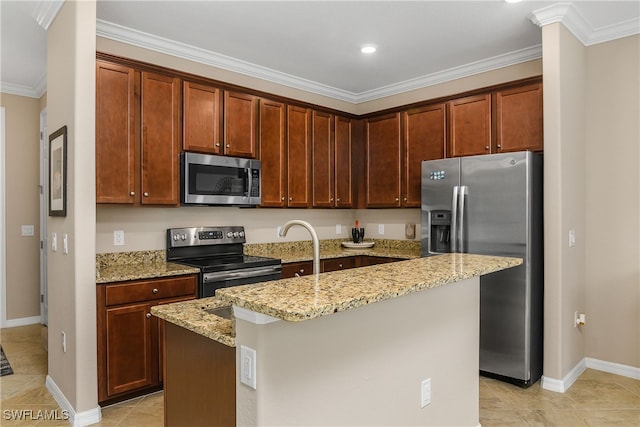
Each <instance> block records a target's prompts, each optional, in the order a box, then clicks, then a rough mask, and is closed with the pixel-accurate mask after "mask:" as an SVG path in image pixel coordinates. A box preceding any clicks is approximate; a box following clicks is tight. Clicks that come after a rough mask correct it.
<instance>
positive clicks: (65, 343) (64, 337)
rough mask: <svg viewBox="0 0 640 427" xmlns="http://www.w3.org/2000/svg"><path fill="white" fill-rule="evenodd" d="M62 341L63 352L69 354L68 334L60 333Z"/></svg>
mask: <svg viewBox="0 0 640 427" xmlns="http://www.w3.org/2000/svg"><path fill="white" fill-rule="evenodd" d="M60 339H61V340H62V352H63V353H66V352H67V334H65V333H64V331H60Z"/></svg>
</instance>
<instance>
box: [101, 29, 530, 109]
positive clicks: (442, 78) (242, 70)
mask: <svg viewBox="0 0 640 427" xmlns="http://www.w3.org/2000/svg"><path fill="white" fill-rule="evenodd" d="M96 34H97V35H98V36H99V37H104V38H107V39H111V40H115V41H118V42H122V43H126V44H130V45H133V46H137V47H141V48H144V49H148V50H152V51H155V52H160V53H165V54H167V55H171V56H175V57H178V58H182V59H187V60H190V61H194V62H198V63H201V64H205V65H210V66H212V67H216V68H221V69H224V70H228V71H233V72H236V73H239V74H243V75H247V76H250V77H255V78H258V79H261V80H266V81H270V82H273V83H277V84H281V85H283V86H287V87H292V88H296V89H300V90H304V91H306V92H310V93H315V94H318V95H322V96H326V97H329V98H333V99H338V100H341V101H345V102H350V103H352V104H359V103H362V102H367V101H372V100H375V99H379V98H384V97H387V96H391V95H397V94H400V93H403V92H407V91H411V90H415V89H420V88H424V87H428V86H431V85H435V84H438V83H443V82H446V81H450V80H455V79H459V78H462V77H468V76H471V75H474V74H479V73H483V72H486V71H490V70H494V69H497V68H502V67H506V66H509V65H514V64H518V63H522V62H526V61H530V60H532V59H538V58H541V57H542V48H541V46H539V45H538V46H534V47H532V48H527V49H522V50H519V51H515V52H511V53H508V54H504V55H499V56H495V57H492V58H488V59H485V60H481V61H477V62H473V63H470V64H466V65H463V66H460V67H455V68H451V69H448V70H445V71H442V72H438V73H433V74H429V75H425V76H421V77H418V78H414V79H411V80H406V81H403V82H399V83H395V84H392V85H389V86H384V87H381V88H377V89H373V90H370V91H366V92H361V93H353V92H349V91H345V90H341V89H337V88H334V87H331V86H327V85H323V84H320V83H317V82H313V81H310V80H306V79H302V78H299V77H295V76H292V75H289V74H285V73H281V72H278V71H275V70H273V69H270V68H266V67H261V66H258V65H255V64H252V63H249V62H246V61H241V60H238V59H235V58H232V57H229V56H226V55H221V54H218V53H215V52H210V51H207V50H204V49H200V48H196V47H193V46H190V45H187V44H183V43H178V42H175V41H173V40H168V39H165V38H162V37H157V36H154V35H151V34H148V33H143V32H140V31H137V30H132V29H130V28H127V27H123V26H120V25H117V24H113V23H111V22H107V21H103V20H98V21H97V24H96Z"/></svg>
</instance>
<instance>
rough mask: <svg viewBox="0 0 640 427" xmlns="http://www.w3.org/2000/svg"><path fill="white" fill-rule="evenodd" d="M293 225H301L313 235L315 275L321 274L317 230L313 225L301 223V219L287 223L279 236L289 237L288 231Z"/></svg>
mask: <svg viewBox="0 0 640 427" xmlns="http://www.w3.org/2000/svg"><path fill="white" fill-rule="evenodd" d="M293 225H299V226H301V227H304V228H306V229H307V231H309V234H311V241H312V242H313V273H315V274H319V273H320V241H319V240H318V234H316V230H314V229H313V227H312V226H311V224H309V223H308V222H306V221H301V220H299V219H292V220H291V221H287V222H286V223H285V224H284V225H283V226H282V228H281V229H280V233H278V235H279V236H280V237H284V236H286V235H287V231H289V229H290V228H291V226H293Z"/></svg>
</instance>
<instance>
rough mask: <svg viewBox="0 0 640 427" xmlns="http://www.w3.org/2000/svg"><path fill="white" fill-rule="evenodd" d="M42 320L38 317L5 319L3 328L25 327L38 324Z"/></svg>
mask: <svg viewBox="0 0 640 427" xmlns="http://www.w3.org/2000/svg"><path fill="white" fill-rule="evenodd" d="M41 319H42V318H41V317H40V316H32V317H21V318H19V319H7V321H6V322H5V324H4V325H2V327H3V328H14V327H16V326H26V325H35V324H36V323H40V320H41Z"/></svg>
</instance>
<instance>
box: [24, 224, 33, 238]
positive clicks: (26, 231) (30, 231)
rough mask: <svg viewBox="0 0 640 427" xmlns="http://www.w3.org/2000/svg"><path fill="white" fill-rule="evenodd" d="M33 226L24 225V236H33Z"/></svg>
mask: <svg viewBox="0 0 640 427" xmlns="http://www.w3.org/2000/svg"><path fill="white" fill-rule="evenodd" d="M33 229H34V228H33V225H23V226H22V227H21V231H22V235H23V236H33Z"/></svg>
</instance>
